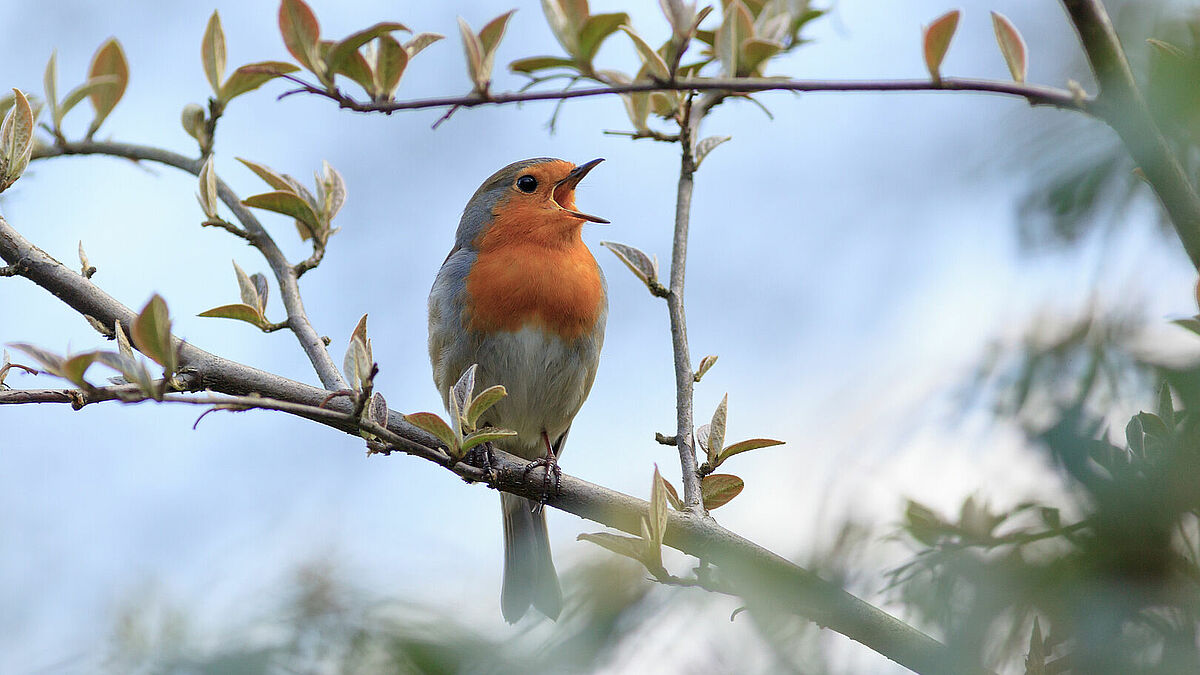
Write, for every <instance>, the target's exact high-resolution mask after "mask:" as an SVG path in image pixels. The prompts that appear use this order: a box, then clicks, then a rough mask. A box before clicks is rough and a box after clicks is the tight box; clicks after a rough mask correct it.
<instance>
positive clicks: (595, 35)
mask: <svg viewBox="0 0 1200 675" xmlns="http://www.w3.org/2000/svg"><path fill="white" fill-rule="evenodd" d="M628 24H629V15H628V14H626V13H625V12H618V13H614V14H595V15H593V16H590V17H588V19H587V21H586V22H585V23H584V24H583V28H581V29H580V30H579V40H578V44H579V49H578V52H577V53H576V54H575V58H577V59H579V61H580V62H582V63H588V64H590V63H591V62H592V59H594V58H596V52H598V51H600V45H602V44H604V41H605V40H606V39H608V36H610V35H612V34H613V33H615V32H617V29H619V28H620V27H621V26H625V25H628Z"/></svg>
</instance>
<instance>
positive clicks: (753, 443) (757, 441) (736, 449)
mask: <svg viewBox="0 0 1200 675" xmlns="http://www.w3.org/2000/svg"><path fill="white" fill-rule="evenodd" d="M776 445H783V441H777V440H774V439H771V438H751V439H749V440H746V441H738V442H737V443H734V444H733V445H730V446H728V447H726V448H723V449H722V450H721V453H720V454H719V455H717V463H716V464H714V465H713V466H714V468H715V467H716V466H718V465H720V464H721V462H724V461H725V460H727V459H729V458H730V457H733V456H734V455H737V454H740V453H743V452H749V451H750V450H758V449H759V448H770V447H772V446H776Z"/></svg>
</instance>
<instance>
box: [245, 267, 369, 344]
mask: <svg viewBox="0 0 1200 675" xmlns="http://www.w3.org/2000/svg"><path fill="white" fill-rule="evenodd" d="M250 281H251V282H253V283H254V290H255V291H256V292H257V293H258V309H259V310H261V311H263V312H265V311H267V298H268V297H270V295H271V287H270V286H268V285H267V277H266V276H264V275H263V274H262V273H261V272H255V273H254V274H251V275H250ZM367 346H368V347H369V346H370V343H368V344H367Z"/></svg>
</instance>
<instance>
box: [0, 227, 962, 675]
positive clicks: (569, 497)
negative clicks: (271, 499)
mask: <svg viewBox="0 0 1200 675" xmlns="http://www.w3.org/2000/svg"><path fill="white" fill-rule="evenodd" d="M0 259H2V260H4V261H5V262H7V263H9V264H10V265H11V266H13V267H14V268H16V269H17V270H18V274H19V275H20V276H22V277H25V278H27V279H29V280H30V281H32V282H33V283H35V284H37V285H38V286H41V287H42V288H44V289H46V290H47V291H49V292H50V293H52V294H53V295H55V296H56V297H58V298H59V299H61V300H62V301H63V302H65V303H66V304H67V305H69V306H70V307H71V308H73V309H74V310H76V311H77V312H79V313H81V314H84V315H88V316H91V317H93V318H95V319H96V320H97V321H99V322H100V323H102V324H103V325H105V326H108V327H112V326H113V325H114V322H115V321H117V320H120V321H121V322H122V323H124V324H126V325H130V324H131V323H132V321H133V319H134V317H135V312H134V311H133V310H132V309H130V308H128V307H126V306H124V305H122V304H121V303H119V302H117V301H116V300H115V299H113V298H112V297H111V296H109V295H108V294H107V293H105V292H104V291H102V290H101V289H100V288H99V287H97V286H96V285H95V284H93V283H92V282H91V281H90V280H89V279H87V278H85V277H84V276H82V275H80V274H78V273H76V272H74V271H73V270H70V269H68V268H67V267H65V266H64V265H62V264H61V263H59V262H58V261H56V260H54V259H53V258H52V257H50V256H49V255H47V254H46V253H45V252H44V251H42V250H41V249H39V248H37V247H36V246H34V245H33V244H31V243H30V242H29V241H27V240H26V239H25V238H24V237H22V236H21V235H20V233H18V232H17V231H16V230H15V229H13V228H12V226H10V225H9V224H8V222H7V221H6V220H5V219H4V218H3V217H0ZM177 344H178V349H179V356H180V364H181V366H182V369H183V372H184V373H185V374H186V375H187V376H188V377H194V378H198V385H197V386H198V388H206V389H212V390H214V391H218V392H221V393H226V394H231V395H234V396H241V395H248V394H256V395H258V396H262V397H267V398H269V399H277V400H278V401H282V402H287V403H290V404H298V405H299V406H307V407H308V408H319V407H320V406H321V405H322V404H323V403H327V404H326V406H325V408H324V409H322V410H323V412H321V413H320V414H316V413H315V412H313V411H311V410H308V411H306V410H305V409H304V408H292V409H288V410H286V411H287V412H291V413H292V414H297V415H299V416H301V417H306V418H308V419H312V420H313V421H316V422H319V423H321V424H324V425H326V426H330V427H333V428H336V429H340V430H342V431H345V432H349V433H357V432H358V430H359V429H366V430H368V431H371V430H372V427H371V426H370V424H369V423H366V422H363V421H356V420H355V419H354V418H353V417H352V412H353V404H352V403H351V402H350V401H347V400H346V399H345V398H335V399H332V400H329V401H327V398H328V392H327V391H326V390H323V389H318V388H316V387H311V386H308V385H305V384H302V383H300V382H295V381H293V380H289V379H287V378H283V377H279V376H278V375H274V374H271V373H267V372H264V371H261V370H258V369H256V368H252V367H250V366H247V365H244V364H241V363H238V362H236V361H230V360H228V359H224V358H221V357H219V356H216V355H214V354H210V353H209V352H206V351H204V350H202V349H200V348H198V347H195V346H193V345H191V344H188V343H186V342H182V341H179V342H177ZM689 370H690V368H689ZM243 402H244V403H249V402H261V399H246V401H243ZM280 408H281V409H282V408H285V406H280ZM326 409H327V411H325V410H326ZM331 413H333V414H331ZM379 430H380V431H383V432H386V433H387V435H388V439H387V440H388V442H389V443H390V444H391V446H392V447H394V448H395V449H397V450H400V451H403V452H407V453H409V454H413V455H417V456H421V457H424V458H426V459H430V460H431V461H437V462H439V463H442V464H443V465H444V464H445V462H444V461H442V458H444V457H445V455H444V453H442V452H441V451H440V450H439V449H438V444H437V441H436V439H434V438H433V437H431V436H430V435H428V434H426V433H424V432H422V431H421V430H419V429H417V428H415V427H413V426H412V425H410V424H408V423H407V422H405V421H404V420H403V417H402V416H401V415H400V414H398V413H396V412H393V411H389V412H388V420H387V425H386V427H385V428H380V429H379ZM496 455H497V457H496V461H495V462H494V464H493V471H492V472H491V473H486V474H485V473H483V472H481V471H480V470H479V469H476V468H474V467H470V466H468V465H465V464H462V463H459V464H455V465H454V466H453V467H451V469H452V470H453V471H454V472H455V473H456V474H458V475H459V476H462V477H464V478H467V479H469V480H476V481H477V480H484V481H485V482H487V484H488V485H489V486H490V487H492V488H495V489H498V490H502V491H505V492H510V493H513V494H517V495H520V496H523V497H527V498H532V499H538V498H539V497H541V496H542V495H543V491H544V486H543V485H542V481H541V479H540V477H539V476H538V475H537V472H532V473H529V474H527V473H526V472H525V470H524V469H525V467H526V465H527V462H525V461H523V460H520V459H518V458H516V457H513V456H511V455H508V454H505V453H503V452H499V451H497V452H496ZM560 487H561V491H560V493H559V494H558V495H556V496H554V497H552V498H551V499H550V500H549V501H548V502H547V503H548V505H550V506H552V507H555V508H559V509H562V510H564V511H567V512H569V513H573V514H575V515H577V516H580V517H582V518H587V519H589V520H593V521H596V522H598V523H600V524H602V525H607V526H609V527H614V528H617V529H619V530H623V531H625V532H628V533H630V534H635V535H637V534H640V532H641V529H640V521H641V519H642V518H643V517H644V516H645V515H646V514H648V513H649V504H648V503H647V502H645V501H643V500H640V499H636V498H634V497H631V496H629V495H625V494H622V493H620V492H616V491H614V490H609V489H607V488H604V487H601V486H598V485H594V484H592V483H588V482H586V481H583V480H580V479H578V478H575V477H573V476H570V475H566V474H564V475H563V476H562V480H561V483H560ZM665 543H666V544H667V545H669V546H672V547H674V548H677V549H679V550H680V551H683V552H684V553H687V554H690V555H693V556H696V557H698V558H701V559H704V560H708V561H711V562H713V563H715V564H716V565H718V567H719V569H720V570H721V572H722V574H723V575H725V577H724V578H725V579H727V580H728V581H729V582H730V584H731V585H732V586H733V587H735V588H737V589H738V591H739V593H740V594H741V595H742V597H744V598H746V600H747V601H748V602H749V603H750V604H751V606H758V605H761V606H763V607H768V608H771V609H774V610H776V611H783V612H787V613H790V614H799V615H801V616H805V617H808V618H811V619H813V620H814V621H816V622H817V623H818V624H820V625H821V626H824V627H828V628H832V629H833V630H835V631H837V632H839V633H842V634H843V635H846V636H847V637H849V638H851V639H853V640H856V641H858V642H861V643H862V644H864V645H866V646H867V647H868V648H870V649H872V650H874V651H876V652H878V653H880V654H883V655H884V656H886V657H888V658H890V659H892V660H894V661H896V662H897V663H899V664H901V665H904V666H906V667H908V668H911V669H913V670H915V671H918V672H927V673H933V672H939V673H940V672H973V671H975V670H977V669H975V668H962V667H961V665H962V664H957V663H956V662H955V660H954V656H953V654H952V653H951V652H950V651H949V650H948V649H947V648H946V647H945V646H944V645H942V644H941V643H939V642H937V641H936V640H934V639H933V638H931V637H929V636H928V635H925V634H924V633H922V632H921V631H919V630H917V629H916V628H913V627H912V626H910V625H908V624H906V623H904V622H902V621H900V620H899V619H896V618H895V617H893V616H891V615H889V614H887V613H886V612H884V611H882V610H880V609H878V608H876V607H874V606H872V605H870V604H869V603H867V602H865V601H863V600H861V599H859V598H857V597H855V596H854V595H852V594H850V593H847V592H846V591H845V590H843V589H841V588H838V587H837V586H834V585H832V584H829V583H828V582H826V581H824V580H822V579H820V578H819V577H817V576H816V575H814V574H812V573H811V572H809V571H807V570H805V569H804V568H802V567H799V566H797V565H795V564H793V563H791V562H789V561H787V560H786V559H784V558H782V557H780V556H778V555H776V554H774V553H772V552H770V551H768V550H766V549H764V548H762V547H760V546H758V545H756V544H754V543H752V542H750V541H749V540H747V539H745V538H743V537H740V536H738V535H736V534H734V533H732V532H729V531H728V530H726V529H724V528H722V527H721V526H719V525H717V524H716V522H715V521H713V520H712V518H709V517H707V516H698V515H696V514H693V513H687V512H671V513H670V514H669V522H668V526H667V531H666V539H665Z"/></svg>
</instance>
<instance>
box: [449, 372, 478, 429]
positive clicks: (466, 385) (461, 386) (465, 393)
mask: <svg viewBox="0 0 1200 675" xmlns="http://www.w3.org/2000/svg"><path fill="white" fill-rule="evenodd" d="M478 371H479V364H477V363H472V364H471V365H470V367H468V368H467V369H466V370H464V371H463V372H462V375H460V376H459V377H458V381H457V382H455V383H454V387H453V388H452V389H451V390H450V398H452V399H454V403H455V404H456V405H457V406H458V410H459V411H460V412H462V413H467V415H466V416H467V417H468V418H469V417H470V415H469V411H468V408H470V406H471V401H472V399H473V398H474V397H475V373H477V372H478Z"/></svg>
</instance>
